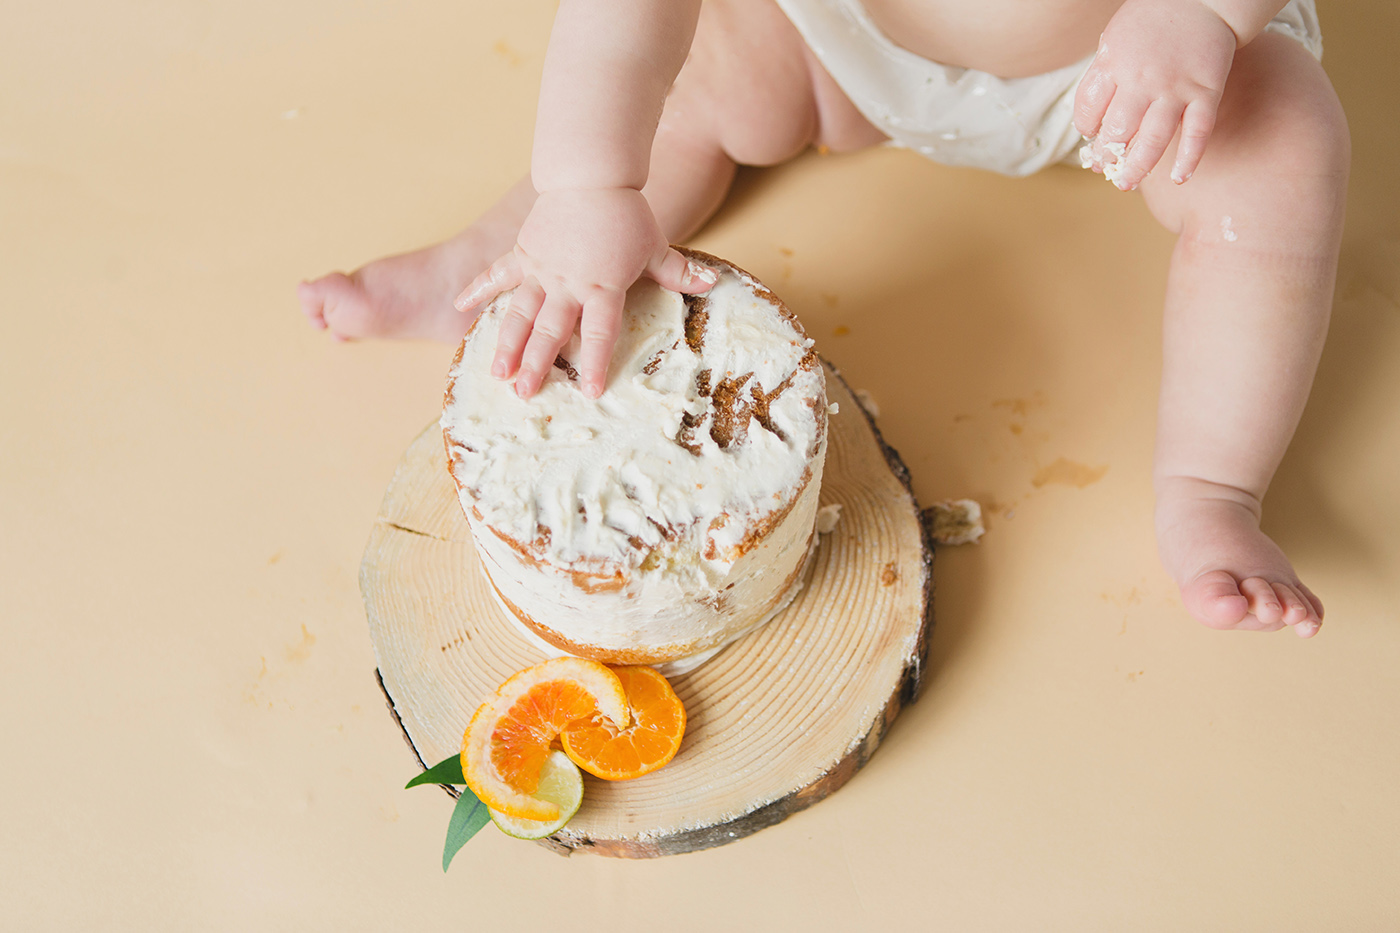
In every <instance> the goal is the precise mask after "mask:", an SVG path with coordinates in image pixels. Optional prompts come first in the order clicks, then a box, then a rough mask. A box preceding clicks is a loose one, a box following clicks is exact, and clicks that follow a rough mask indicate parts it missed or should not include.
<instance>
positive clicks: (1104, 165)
mask: <svg viewBox="0 0 1400 933" xmlns="http://www.w3.org/2000/svg"><path fill="white" fill-rule="evenodd" d="M1100 145H1101V148H1102V149H1103V153H1104V155H1108V156H1112V157H1113V158H1112V161H1109V160H1108V159H1105V158H1103V157H1102V156H1096V155H1095V154H1094V140H1092V139H1091V140H1089V141H1088V142H1086V143H1085V144H1084V145H1083V146H1081V147H1080V148H1079V164H1080V165H1081V166H1082V167H1084V168H1097V169H1099V170H1100V171H1102V172H1103V177H1104V179H1105V180H1106V181H1111V182H1113V187H1115V188H1117V189H1118V190H1119V191H1127V190H1128V189H1127V187H1125V186H1124V184H1123V173H1124V172H1125V171H1127V169H1128V146H1127V144H1126V143H1109V142H1106V143H1102V144H1100Z"/></svg>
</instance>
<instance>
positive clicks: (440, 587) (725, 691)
mask: <svg viewBox="0 0 1400 933" xmlns="http://www.w3.org/2000/svg"><path fill="white" fill-rule="evenodd" d="M827 375H828V385H827V392H828V396H829V397H830V399H831V400H832V401H834V402H837V403H838V404H839V405H840V413H839V414H836V415H834V416H832V418H831V419H830V435H829V436H830V441H829V446H828V450H827V460H826V471H825V475H824V477H823V482H822V489H821V502H822V504H823V505H827V504H832V503H836V504H839V505H840V506H841V507H842V508H841V518H840V521H839V523H838V524H837V525H836V528H835V530H834V531H832V532H831V533H829V534H826V535H822V536H821V544H820V548H819V550H818V552H817V554H816V556H815V558H814V559H813V560H812V562H811V563H812V566H811V568H810V571H809V576H808V579H807V581H806V584H805V586H804V587H803V589H802V591H801V592H800V593H799V594H798V596H797V597H796V599H794V600H793V602H792V604H791V605H789V606H788V607H787V608H786V609H785V610H783V612H782V613H780V614H779V615H777V616H776V617H774V619H773V620H772V621H771V622H769V623H768V624H767V625H765V626H764V627H763V628H761V629H759V630H758V631H756V632H753V633H751V634H749V635H747V636H745V637H744V638H742V639H740V640H739V641H736V642H735V643H734V644H732V645H730V646H729V647H728V648H726V649H725V650H724V651H722V652H721V653H720V654H719V655H717V656H716V657H715V658H714V659H712V660H710V661H709V662H707V663H705V664H704V665H702V666H701V667H699V668H698V669H696V670H694V671H691V672H690V673H688V674H683V675H680V676H677V677H675V678H673V680H672V683H673V686H674V687H675V689H676V692H677V694H679V696H680V698H681V700H682V702H684V704H685V708H686V712H687V715H688V717H689V727H688V730H687V732H686V736H685V740H684V742H683V744H682V745H681V750H680V752H679V753H678V754H677V755H676V757H675V759H674V760H673V761H672V762H671V763H670V764H668V765H667V766H666V767H664V768H662V769H660V770H659V771H655V772H653V773H651V774H649V775H646V776H645V777H641V778H638V779H636V780H632V781H620V782H609V781H602V780H596V779H594V778H591V777H589V778H587V779H586V780H587V782H588V783H587V787H586V789H585V792H584V801H583V806H582V808H581V809H580V810H579V812H578V814H577V815H576V816H575V817H574V818H573V820H572V821H570V823H569V824H568V825H567V826H565V827H564V828H563V829H562V830H560V832H559V833H558V834H556V835H555V836H553V837H551V838H550V839H548V840H543V841H544V842H545V843H546V844H547V845H549V846H551V847H553V848H555V849H556V850H558V851H560V852H563V853H566V854H567V853H569V852H574V851H591V852H597V853H601V854H603V855H610V856H619V857H626V858H650V857H655V856H660V855H670V854H674V853H679V852H691V851H695V850H697V849H705V848H709V847H710V846H716V845H723V844H724V843H726V842H732V841H734V840H735V839H738V838H741V837H743V836H747V835H748V834H749V833H752V832H755V831H757V830H759V829H762V828H764V827H765V826H771V825H773V824H774V823H777V822H780V821H781V820H783V819H785V818H786V817H788V816H790V815H791V814H793V813H795V812H797V811H798V810H802V809H804V808H806V807H809V806H811V805H812V804H813V803H816V802H817V801H818V800H821V799H822V798H823V797H825V796H826V795H827V794H830V793H831V792H832V791H834V790H836V789H837V788H838V787H840V786H841V785H842V784H844V783H845V782H846V781H848V780H849V779H850V778H851V775H853V774H854V773H855V772H856V771H857V770H858V769H859V768H860V767H861V766H862V765H863V764H865V762H866V761H867V760H868V759H869V757H870V755H871V753H872V752H873V751H874V750H875V747H876V746H877V745H879V744H880V739H881V738H882V737H883V735H884V733H885V730H886V729H887V728H889V725H890V723H891V722H892V721H893V720H894V717H895V716H896V715H897V714H898V713H899V710H900V709H901V707H902V706H903V705H904V704H906V703H910V702H912V701H913V700H914V699H915V698H916V697H917V696H918V691H919V685H920V675H921V673H922V671H923V666H924V662H925V658H926V654H927V641H926V637H927V632H928V625H929V621H930V619H931V607H930V598H931V595H932V569H933V550H932V547H931V545H930V543H929V540H928V538H927V535H926V533H925V531H924V528H923V525H922V523H921V522H920V520H919V509H918V506H917V505H916V504H915V502H914V497H913V494H912V493H911V492H910V489H909V481H908V472H907V471H906V470H905V468H904V464H903V463H902V462H900V460H899V456H898V455H897V454H896V453H895V452H894V451H893V450H892V449H890V448H889V447H887V446H885V444H884V443H883V441H882V440H881V439H880V435H879V433H878V431H876V430H875V426H874V423H873V421H871V420H870V419H869V417H868V416H867V415H865V413H864V410H863V409H862V408H861V407H860V404H859V403H858V402H857V401H856V399H855V396H854V395H852V394H851V391H850V389H849V388H848V387H847V386H846V384H845V382H844V381H842V379H841V378H840V375H839V374H837V373H836V371H835V370H834V369H832V368H831V367H829V366H828V369H827ZM360 589H361V591H362V593H363V594H364V599H365V609H366V612H367V614H368V616H369V626H370V637H371V639H372V640H373V642H374V649H375V655H376V658H377V660H378V663H379V674H380V682H381V684H382V685H383V687H384V691H385V694H386V696H387V697H388V699H389V704H390V709H391V711H393V713H394V715H395V717H396V718H397V719H398V721H399V723H400V725H401V726H402V728H403V731H404V735H405V737H406V738H407V739H408V742H409V745H410V747H411V748H412V749H413V751H414V754H415V755H417V756H418V759H419V762H420V763H422V764H425V765H427V764H434V763H436V762H437V761H439V760H441V759H443V758H446V757H447V756H448V755H451V754H452V753H454V752H456V751H457V750H458V749H459V748H460V744H461V739H462V731H463V729H464V728H465V727H466V724H467V721H468V720H469V719H470V718H471V714H472V713H473V712H474V711H475V710H476V708H477V706H478V705H480V703H481V702H482V701H483V700H485V699H486V697H488V696H489V695H491V694H492V693H494V692H495V690H496V688H497V687H498V686H499V685H500V684H501V683H502V682H503V681H504V680H505V679H506V678H507V677H509V676H510V675H511V674H513V673H515V672H516V671H518V670H520V669H521V668H524V667H528V666H530V665H532V664H537V663H539V662H540V661H542V660H544V659H545V658H544V656H543V655H542V654H541V653H540V652H539V651H538V650H537V649H536V648H534V647H533V646H531V645H530V644H528V643H527V642H526V641H525V640H524V639H523V638H522V637H521V636H520V635H519V634H518V633H517V631H516V629H515V628H514V627H513V626H512V624H511V623H510V622H509V621H507V620H506V618H505V617H504V615H503V613H502V610H501V609H500V608H499V607H498V605H497V604H496V602H495V600H494V599H493V598H492V594H491V589H490V584H489V583H488V582H487V580H486V578H485V576H484V575H483V573H482V571H481V570H480V568H479V566H478V564H477V558H476V553H475V550H474V548H473V546H472V540H471V533H470V531H469V530H468V528H467V524H466V521H465V519H464V518H463V517H462V513H461V509H460V507H459V505H458V503H457V495H456V491H455V489H454V488H453V486H452V482H451V479H450V478H449V477H448V474H447V468H446V463H445V459H444V454H443V446H442V436H441V432H440V431H439V429H438V427H437V426H436V425H434V426H432V427H430V428H428V429H427V430H426V431H424V432H423V434H422V435H420V436H419V437H418V439H417V440H415V441H414V442H413V444H412V446H411V447H409V449H408V452H407V453H406V454H405V455H404V458H403V461H402V462H401V463H400V464H399V467H398V470H397V471H396V472H395V473H394V478H393V480H392V481H391V482H390V484H389V489H388V492H387V493H386V494H385V496H384V502H383V505H382V506H381V508H380V514H379V518H378V520H377V521H376V522H375V526H374V530H373V532H372V533H371V534H370V539H369V544H368V546H367V547H366V549H365V556H364V561H363V563H362V564H361V567H360Z"/></svg>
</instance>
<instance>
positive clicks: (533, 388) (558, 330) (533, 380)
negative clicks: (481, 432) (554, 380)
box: [515, 289, 579, 398]
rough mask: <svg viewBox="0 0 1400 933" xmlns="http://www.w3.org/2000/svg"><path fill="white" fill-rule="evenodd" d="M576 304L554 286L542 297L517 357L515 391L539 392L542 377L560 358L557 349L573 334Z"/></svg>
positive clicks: (562, 346) (571, 298)
mask: <svg viewBox="0 0 1400 933" xmlns="http://www.w3.org/2000/svg"><path fill="white" fill-rule="evenodd" d="M578 314H579V306H578V302H577V301H575V300H574V299H573V296H571V295H570V294H569V293H568V292H566V291H564V290H562V289H555V290H554V291H552V292H550V293H549V294H547V295H546V296H545V299H544V306H543V307H542V308H540V313H539V314H538V315H537V316H536V317H535V326H534V328H533V329H532V330H531V331H530V339H529V341H528V342H526V344H525V351H524V353H522V354H521V357H520V372H519V374H518V375H516V377H515V394H516V395H518V396H520V397H521V398H529V397H530V396H532V395H534V394H535V393H536V392H538V391H539V388H540V385H541V384H543V383H544V377H545V376H547V375H549V369H550V367H551V366H553V365H554V361H555V360H556V359H558V358H559V351H560V350H562V349H564V344H566V343H568V342H569V338H570V337H572V336H573V335H574V324H576V323H577V322H578Z"/></svg>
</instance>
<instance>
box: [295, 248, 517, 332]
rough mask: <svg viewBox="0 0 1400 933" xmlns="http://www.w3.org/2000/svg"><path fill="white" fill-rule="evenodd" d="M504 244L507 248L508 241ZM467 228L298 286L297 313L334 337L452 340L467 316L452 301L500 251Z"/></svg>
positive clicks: (466, 321)
mask: <svg viewBox="0 0 1400 933" xmlns="http://www.w3.org/2000/svg"><path fill="white" fill-rule="evenodd" d="M505 248H509V247H508V246H507V247H505ZM491 249H492V248H491V246H490V245H487V244H485V243H484V242H483V241H482V240H481V239H480V238H477V237H473V236H471V231H470V230H468V231H467V232H466V233H463V234H460V235H458V236H456V237H454V238H452V239H451V240H447V241H446V242H443V243H439V244H437V245H436V246H429V247H427V248H426V249H421V250H418V251H417V252H413V253H403V254H401V255H398V256H388V257H386V258H384V259H377V260H375V261H374V262H371V263H369V264H368V265H365V266H361V267H360V268H358V269H356V270H355V271H354V272H351V273H350V274H349V275H345V274H344V273H341V272H332V273H330V274H329V275H323V276H321V277H320V278H319V279H316V280H315V281H314V282H302V283H301V284H300V285H299V286H297V297H298V298H299V299H300V300H301V310H302V313H303V314H305V315H306V317H307V319H308V320H309V321H311V324H312V326H314V327H317V328H320V329H322V330H329V331H330V332H331V336H333V337H335V338H336V339H337V340H359V339H362V338H375V337H380V338H382V337H404V338H411V337H419V338H427V339H430V340H441V341H445V342H448V343H456V342H457V341H459V340H461V339H462V334H464V333H466V329H467V325H468V324H470V323H471V320H472V316H471V315H466V314H462V313H461V312H459V311H458V310H457V309H456V308H454V307H453V306H452V300H453V299H454V298H456V297H457V294H458V292H460V291H461V290H462V289H463V288H465V287H466V285H467V283H468V282H470V281H471V280H472V279H473V278H475V277H476V275H477V273H479V272H481V271H482V270H483V269H485V268H486V267H487V266H488V265H490V264H491V261H492V260H493V259H495V258H496V257H497V256H498V255H499V254H500V252H501V250H496V251H494V252H493V251H491Z"/></svg>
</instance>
